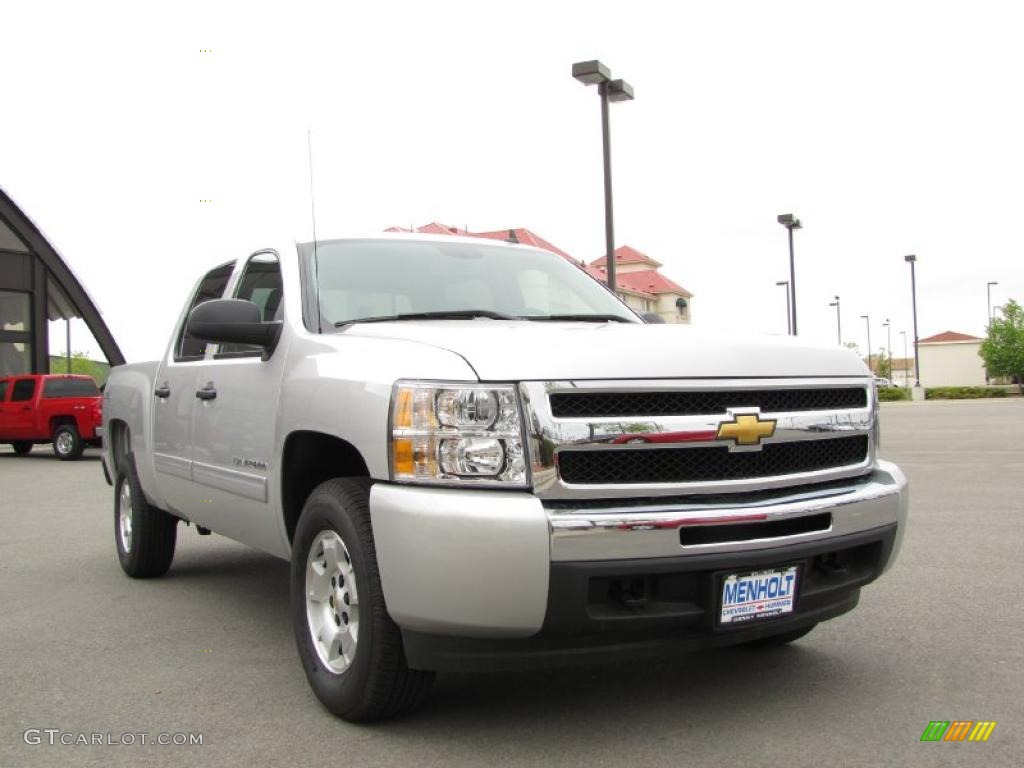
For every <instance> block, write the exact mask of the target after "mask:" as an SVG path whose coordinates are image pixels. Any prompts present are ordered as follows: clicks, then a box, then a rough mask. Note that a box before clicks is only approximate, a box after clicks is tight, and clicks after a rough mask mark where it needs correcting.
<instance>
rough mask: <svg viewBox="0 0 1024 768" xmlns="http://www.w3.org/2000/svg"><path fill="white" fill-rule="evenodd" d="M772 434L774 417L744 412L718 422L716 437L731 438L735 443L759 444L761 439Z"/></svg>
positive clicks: (720, 438)
mask: <svg viewBox="0 0 1024 768" xmlns="http://www.w3.org/2000/svg"><path fill="white" fill-rule="evenodd" d="M774 434H775V419H762V418H761V417H760V416H759V415H758V414H756V413H746V414H743V415H738V416H734V417H733V420H732V421H723V422H722V423H721V424H719V425H718V434H717V435H716V437H717V438H718V439H719V440H732V441H733V442H734V443H735V444H736V445H760V444H761V440H762V439H764V438H766V437H771V436H772V435H774Z"/></svg>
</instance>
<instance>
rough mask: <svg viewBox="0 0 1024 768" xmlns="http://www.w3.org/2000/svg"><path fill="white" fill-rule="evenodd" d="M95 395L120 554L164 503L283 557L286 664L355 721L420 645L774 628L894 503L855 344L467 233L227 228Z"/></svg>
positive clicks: (161, 564) (157, 556)
mask: <svg viewBox="0 0 1024 768" xmlns="http://www.w3.org/2000/svg"><path fill="white" fill-rule="evenodd" d="M104 401H105V402H104V406H103V420H104V427H105V433H104V434H105V436H106V437H105V445H104V450H103V466H104V471H105V472H106V473H107V478H108V481H110V482H111V483H112V485H113V486H114V531H115V540H116V545H117V553H118V557H119V559H120V562H121V565H122V567H123V568H124V570H125V572H127V573H128V574H129V575H130V576H134V577H150V576H159V575H162V574H164V573H166V572H167V570H168V569H169V568H170V566H171V561H172V559H173V557H174V547H175V537H176V535H177V529H178V523H179V522H181V521H185V522H187V523H191V524H192V525H194V526H195V527H196V529H197V530H198V531H199V532H200V533H209V532H210V531H215V532H217V533H219V534H222V535H224V536H227V537H230V538H232V539H235V540H237V541H240V542H243V543H245V544H247V545H250V546H252V547H256V548H258V549H261V550H264V551H266V552H269V553H271V554H273V555H276V556H278V557H282V558H286V559H288V560H290V561H291V620H292V622H293V625H294V630H295V638H296V641H297V644H298V650H299V656H300V658H301V661H302V665H303V667H304V669H305V672H306V675H307V677H308V679H309V682H310V685H311V686H312V688H313V690H314V691H315V692H316V695H317V696H318V698H319V699H320V701H321V702H322V703H323V704H324V705H325V706H326V707H327V708H328V709H329V710H330V711H332V712H334V713H335V714H337V715H340V716H341V717H344V718H347V719H349V720H353V721H366V720H372V719H375V718H381V717H385V716H388V715H394V714H396V713H400V712H404V711H408V710H410V709H412V708H414V707H415V706H417V705H418V704H419V703H420V702H421V701H422V700H423V699H424V697H425V696H426V694H427V691H428V689H429V686H430V683H431V682H432V680H433V676H434V673H435V672H436V671H437V670H446V669H500V668H517V667H523V666H529V665H553V664H559V663H567V662H600V661H603V660H607V659H611V658H623V657H626V658H628V657H634V656H640V655H642V654H652V653H653V654H663V653H668V652H672V651H676V650H685V649H694V648H699V647H707V646H720V645H732V644H746V645H775V644H779V643H787V642H790V641H793V640H796V639H797V638H799V637H802V636H803V635H805V634H807V633H808V632H809V631H810V630H811V629H813V628H814V626H815V625H816V624H818V623H819V622H821V621H824V620H826V619H831V618H833V617H835V616H838V615H840V614H842V613H845V612H847V611H849V610H851V609H852V608H854V607H855V606H856V604H857V601H858V599H859V597H860V589H861V587H863V586H864V585H866V584H868V583H869V582H871V581H873V580H874V579H876V578H877V577H878V576H879V575H880V574H882V573H883V571H885V569H887V568H888V567H889V566H891V565H892V563H893V561H894V559H895V557H896V554H897V551H898V550H899V546H900V540H901V538H902V536H903V533H904V529H905V525H906V514H907V487H906V480H905V478H904V476H903V474H902V473H901V472H900V471H899V469H897V468H896V467H895V466H893V465H892V464H890V463H888V462H885V461H881V460H879V458H878V455H877V454H878V407H877V399H876V395H875V392H874V388H873V385H872V380H871V375H870V373H869V372H868V370H867V368H866V367H865V366H864V364H863V363H862V362H861V361H860V360H859V359H858V358H857V357H856V356H855V355H854V354H853V353H852V352H850V351H849V350H846V349H840V348H838V347H835V348H824V347H812V346H808V345H806V344H803V343H801V342H799V341H797V340H794V339H791V338H788V337H787V338H771V337H729V336H711V335H701V334H698V333H696V332H694V331H692V330H691V329H689V328H686V327H683V326H675V325H655V324H645V323H644V322H643V321H642V319H641V318H639V317H637V316H636V315H635V314H634V313H633V312H632V311H631V310H629V309H628V308H627V307H626V306H624V305H623V304H622V303H621V302H620V301H619V300H618V299H617V298H616V297H615V296H614V295H613V294H612V293H610V292H609V291H608V290H607V289H606V288H605V287H604V286H603V285H601V284H600V283H598V282H596V281H595V280H593V279H592V278H591V277H590V276H588V275H587V274H586V273H585V272H583V271H582V270H581V269H579V268H578V267H577V266H576V265H574V264H573V263H571V262H569V261H567V260H566V259H564V258H562V257H560V256H557V255H555V254H552V253H548V252H546V251H541V250H537V249H533V248H529V247H524V246H520V245H513V244H505V243H499V242H494V241H489V240H488V241H484V240H480V239H473V238H456V237H430V236H408V235H395V236H375V237H368V238H351V239H335V240H322V241H319V242H316V243H301V244H298V245H296V244H294V243H289V244H277V245H276V247H267V248H262V249H259V250H254V251H242V252H240V253H239V259H238V260H237V261H232V262H229V263H226V264H222V265H220V266H218V267H216V268H214V269H212V270H210V272H209V273H207V274H206V275H205V276H204V277H203V278H202V279H201V280H200V281H199V283H198V285H197V286H196V288H195V290H194V291H193V293H192V295H191V296H190V297H189V298H188V301H187V302H186V304H185V307H184V308H183V310H182V313H181V317H180V318H179V320H178V323H177V326H176V329H175V331H174V334H173V336H172V338H171V340H170V343H169V344H168V346H167V351H166V354H165V355H164V356H163V358H162V359H161V360H160V361H159V362H152V363H140V364H134V365H126V366H122V367H119V368H116V369H115V370H114V371H113V373H112V375H111V376H110V380H109V382H108V384H107V387H106V391H105V392H104ZM237 652H238V653H239V654H242V653H244V652H245V649H244V648H242V647H239V648H238V649H237Z"/></svg>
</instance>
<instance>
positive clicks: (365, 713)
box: [291, 478, 434, 723]
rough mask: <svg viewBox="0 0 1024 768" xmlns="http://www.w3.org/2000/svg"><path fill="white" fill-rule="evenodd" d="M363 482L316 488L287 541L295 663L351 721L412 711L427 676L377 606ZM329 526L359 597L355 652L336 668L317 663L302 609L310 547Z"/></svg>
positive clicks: (425, 689) (339, 481)
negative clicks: (412, 665) (413, 665)
mask: <svg viewBox="0 0 1024 768" xmlns="http://www.w3.org/2000/svg"><path fill="white" fill-rule="evenodd" d="M370 484H371V483H370V480H369V479H366V478H335V479H334V480H328V481H327V482H325V483H322V484H321V485H319V486H317V487H316V488H315V489H314V490H313V492H312V493H311V494H310V496H309V498H308V499H307V500H306V503H305V505H304V506H303V508H302V515H301V516H300V517H299V522H298V525H297V527H296V531H295V537H294V540H293V542H292V567H291V614H292V627H293V628H294V630H295V640H296V643H297V645H298V650H299V658H300V659H301V661H302V668H303V670H304V671H305V673H306V678H307V679H308V680H309V685H310V687H311V688H312V689H313V692H314V693H315V694H316V696H317V698H318V699H320V702H321V703H322V704H323V705H324V707H326V708H327V709H328V710H330V711H331V712H332V713H334V714H335V715H337V716H339V717H342V718H344V719H345V720H349V721H351V722H356V723H364V722H370V721H372V720H379V719H382V718H386V717H394V716H396V715H400V714H403V713H406V712H411V711H412V710H414V709H416V708H417V707H418V706H420V704H422V703H423V701H424V699H425V698H426V696H427V694H428V693H429V691H430V686H431V684H432V683H433V681H434V673H433V672H424V671H421V670H414V669H409V667H408V666H406V663H405V652H404V650H403V648H402V634H401V632H400V630H399V629H398V627H397V626H396V625H395V623H394V622H393V621H392V620H391V617H390V616H389V615H388V612H387V609H386V607H385V605H384V592H383V590H382V588H381V583H380V572H379V570H378V567H377V553H376V549H375V548H374V543H373V532H372V529H371V527H370V503H369V502H370ZM330 531H333V532H334V533H336V534H337V535H338V536H339V537H340V538H341V541H342V543H343V544H344V547H345V549H347V550H348V553H349V557H350V562H351V567H352V569H353V573H354V576H355V580H356V584H357V587H358V589H357V591H358V595H359V597H358V605H359V614H358V616H359V618H358V626H357V629H356V633H355V638H356V644H355V653H354V656H353V657H352V660H351V662H350V663H349V664H348V666H347V667H346V668H345V669H344V670H342V671H340V672H337V671H334V670H332V669H330V668H329V667H328V666H327V665H326V664H325V663H324V662H323V661H321V659H320V655H319V653H318V652H317V649H316V645H315V641H314V639H313V636H312V630H311V627H310V621H309V620H308V618H307V611H306V568H307V564H308V559H309V556H310V549H311V547H312V546H313V544H314V542H315V541H316V540H317V537H318V536H319V535H320V534H321V533H324V532H330ZM332 584H333V582H332ZM332 605H335V606H336V605H337V604H336V603H332ZM335 610H337V608H336V607H335ZM345 621H346V624H347V621H348V617H347V616H346V617H345Z"/></svg>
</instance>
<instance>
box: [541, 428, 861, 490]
mask: <svg viewBox="0 0 1024 768" xmlns="http://www.w3.org/2000/svg"><path fill="white" fill-rule="evenodd" d="M867 457H868V438H867V436H866V435H856V436H853V437H836V438H829V439H826V440H801V441H798V442H792V443H768V444H767V445H765V446H764V447H763V448H762V449H761V450H760V451H751V452H740V451H737V452H730V451H729V449H728V447H727V446H712V447H708V448H646V449H644V448H640V449H631V450H625V449H623V450H619V449H612V450H600V451H573V450H566V451H561V452H560V453H558V454H557V462H558V472H559V474H560V475H561V478H562V480H563V482H566V483H569V484H570V485H629V484H634V483H697V482H712V481H715V480H746V479H751V478H759V477H775V476H778V475H792V474H797V473H799V472H814V471H818V470H822V469H835V468H838V467H846V466H851V465H854V464H860V463H861V462H863V461H865V460H866V459H867Z"/></svg>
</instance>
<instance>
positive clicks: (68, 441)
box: [53, 424, 85, 461]
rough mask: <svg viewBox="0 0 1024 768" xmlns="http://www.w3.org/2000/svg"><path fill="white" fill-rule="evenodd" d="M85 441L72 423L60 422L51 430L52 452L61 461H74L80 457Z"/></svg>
mask: <svg viewBox="0 0 1024 768" xmlns="http://www.w3.org/2000/svg"><path fill="white" fill-rule="evenodd" d="M84 450H85V441H84V440H83V439H82V436H81V435H79V434H78V427H76V426H75V425H74V424H60V425H58V426H57V428H56V429H55V430H53V453H54V455H56V457H57V458H58V459H60V460H61V461H75V460H76V459H80V458H81V457H82V451H84Z"/></svg>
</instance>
